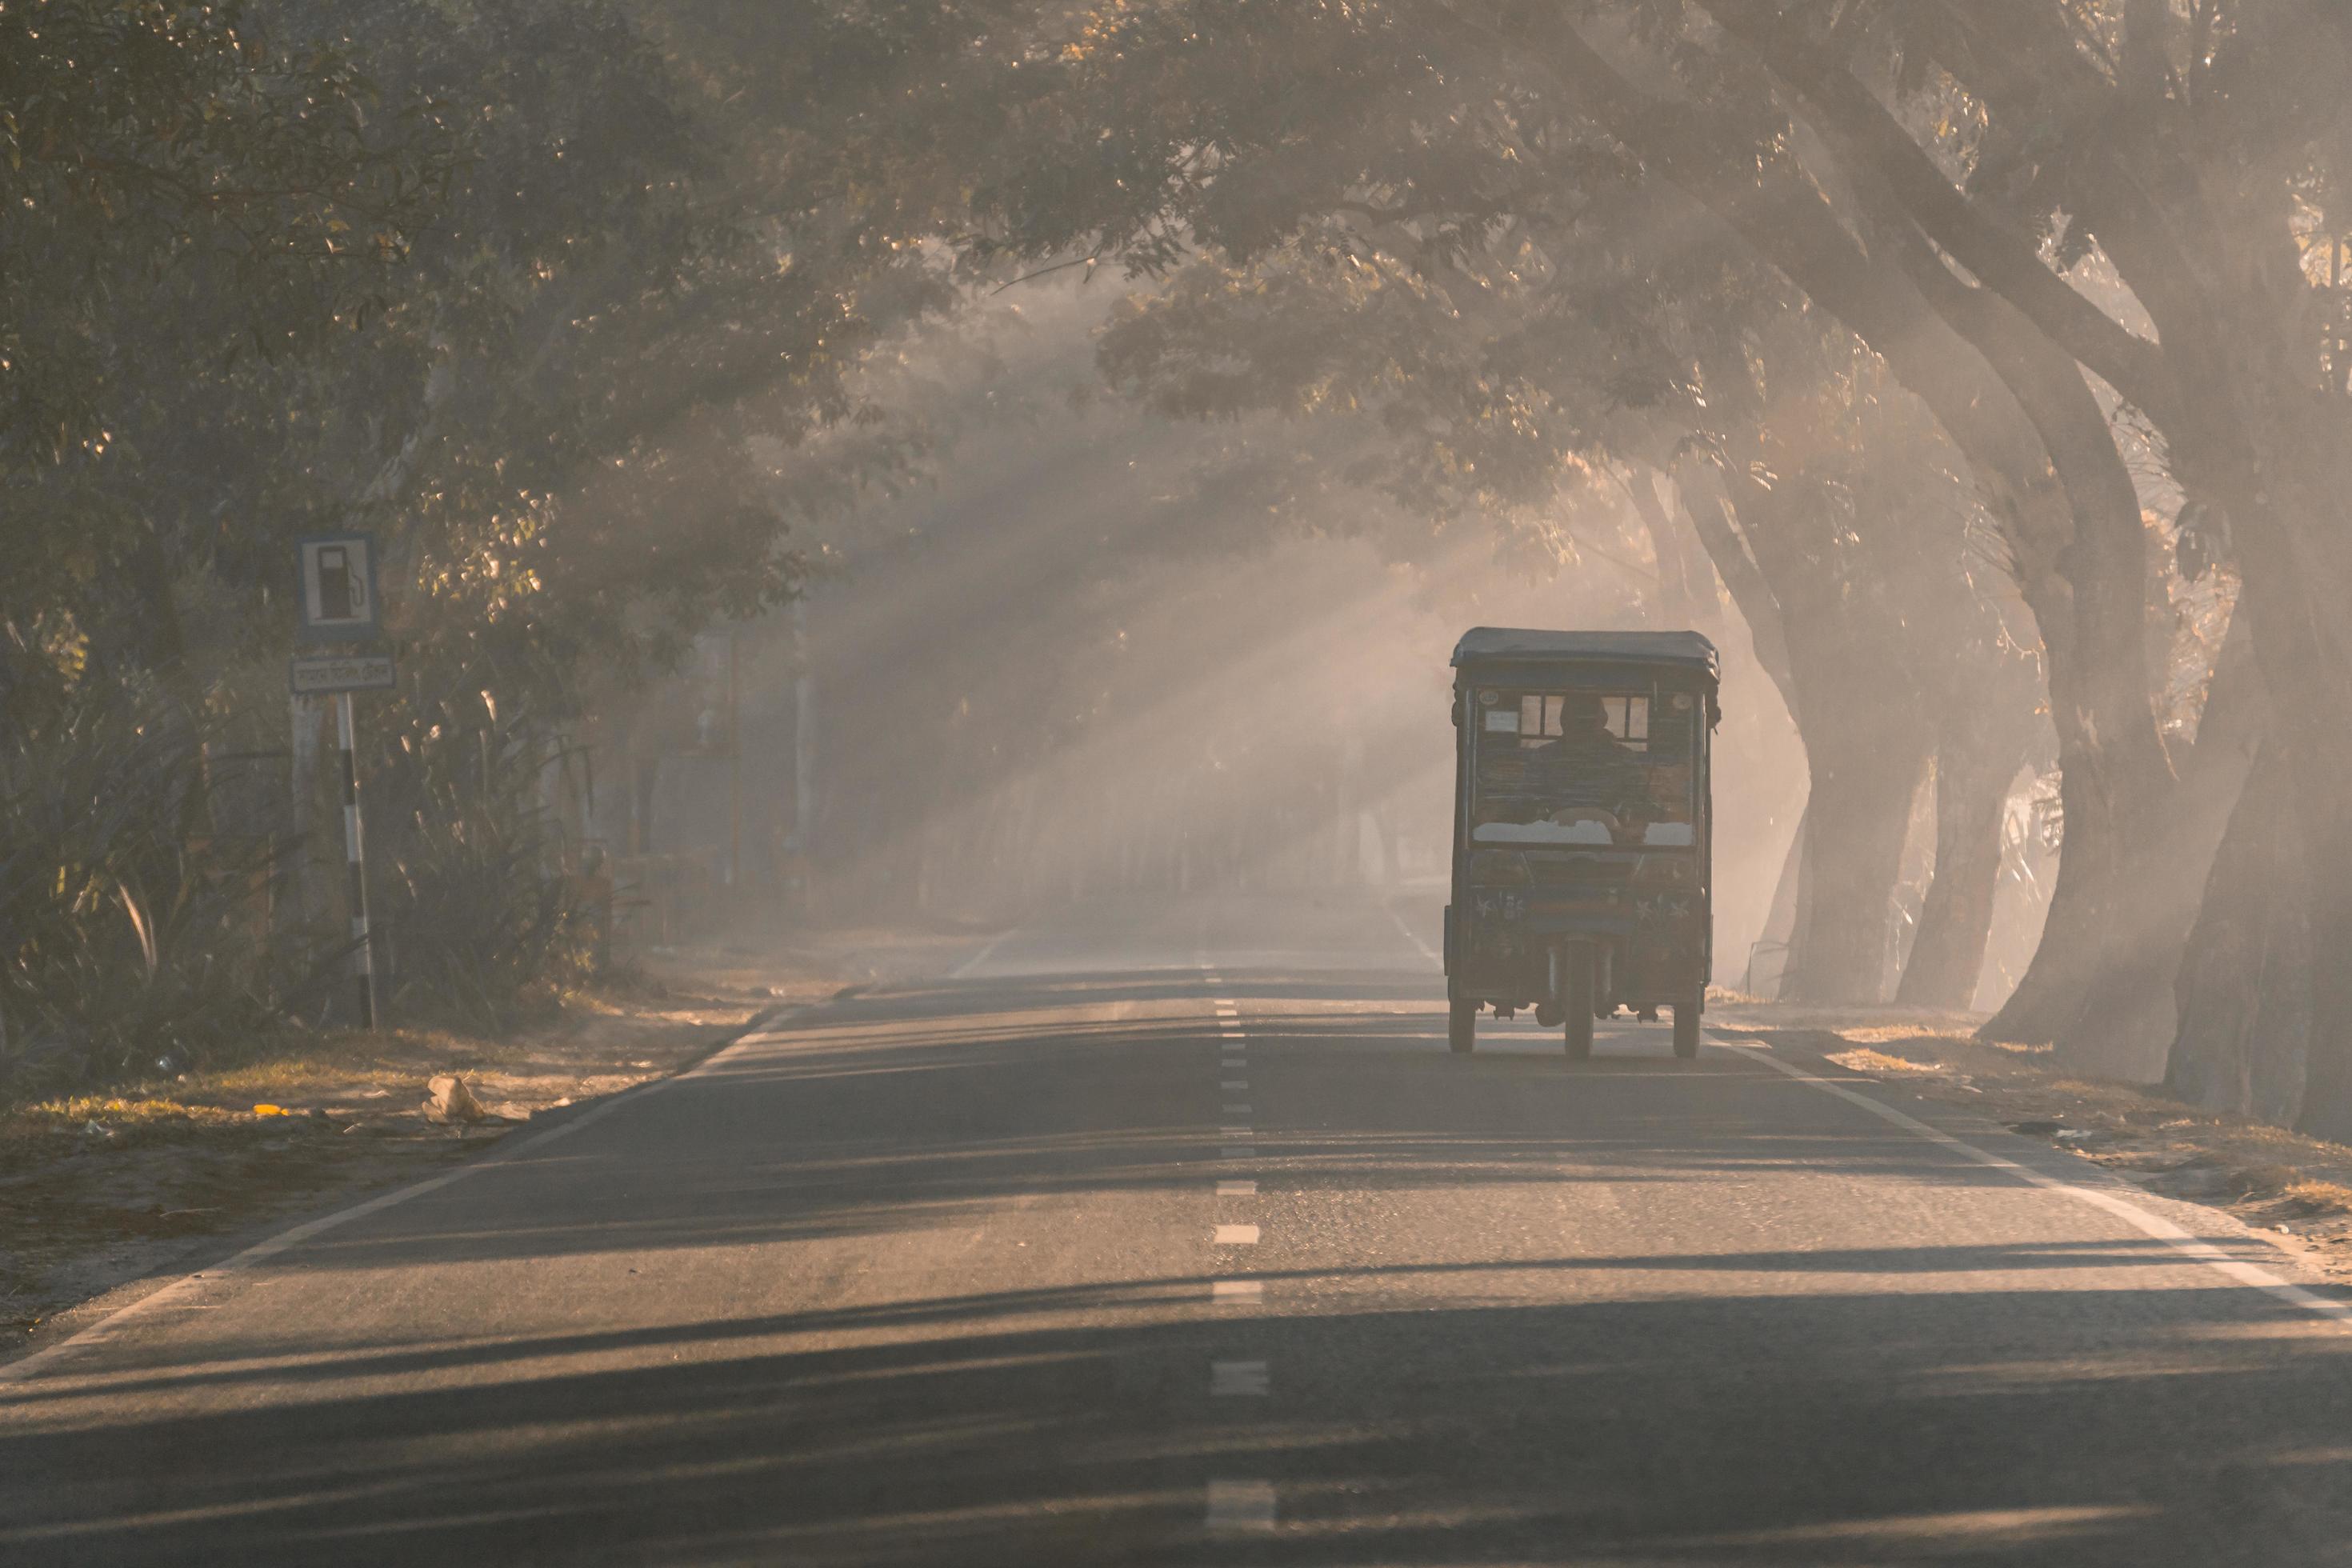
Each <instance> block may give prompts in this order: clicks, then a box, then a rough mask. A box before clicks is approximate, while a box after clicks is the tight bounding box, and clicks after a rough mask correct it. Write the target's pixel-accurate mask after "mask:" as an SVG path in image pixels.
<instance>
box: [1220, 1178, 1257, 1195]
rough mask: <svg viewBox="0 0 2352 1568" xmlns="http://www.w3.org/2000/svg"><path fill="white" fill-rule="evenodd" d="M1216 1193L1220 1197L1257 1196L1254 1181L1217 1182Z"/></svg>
mask: <svg viewBox="0 0 2352 1568" xmlns="http://www.w3.org/2000/svg"><path fill="white" fill-rule="evenodd" d="M1217 1195H1218V1196H1219V1197H1221V1198H1254V1197H1255V1196H1257V1184H1256V1183H1255V1182H1242V1181H1221V1182H1219V1183H1218V1184H1217Z"/></svg>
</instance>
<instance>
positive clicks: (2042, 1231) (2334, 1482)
mask: <svg viewBox="0 0 2352 1568" xmlns="http://www.w3.org/2000/svg"><path fill="white" fill-rule="evenodd" d="M1433 913H1434V911H1433V910H1413V911H1412V912H1411V917H1410V918H1409V919H1407V920H1405V921H1399V920H1397V919H1396V918H1394V917H1393V916H1391V913H1390V912H1389V910H1387V909H1386V908H1385V907H1384V906H1381V905H1379V904H1377V903H1371V902H1359V903H1350V904H1342V903H1337V902H1333V903H1328V904H1316V903H1313V902H1308V901H1294V902H1290V903H1286V904H1277V903H1274V902H1266V901H1261V902H1255V903H1247V904H1244V903H1238V902H1224V903H1218V904H1210V903H1206V902H1195V903H1190V904H1186V905H1183V906H1181V907H1178V908H1172V909H1161V910H1156V911H1152V912H1150V913H1148V914H1147V913H1143V912H1139V911H1137V910H1105V909H1091V910H1081V911H1074V912H1073V913H1072V914H1071V915H1070V916H1069V917H1067V918H1066V919H1065V920H1062V921H1057V922H1053V923H1049V924H1047V925H1045V926H1042V927H1040V928H1038V929H1035V930H1032V931H1021V932H1017V933H1015V934H1013V936H1011V937H1009V938H1008V939H1006V940H1005V941H1003V942H1000V943H998V944H996V945H995V946H994V947H993V949H992V950H990V951H987V952H974V953H973V954H972V956H971V962H970V963H968V965H967V969H968V973H966V974H964V975H962V976H961V977H959V978H956V979H953V980H948V981H942V982H940V983H938V984H932V985H928V986H906V987H900V988H898V989H893V990H889V991H887V992H880V993H876V994H866V995H861V996H858V997H856V998H855V999H853V1000H851V1001H849V1002H847V1003H845V1004H842V1005H836V1006H835V1007H833V1008H830V1009H828V1010H824V1011H822V1012H819V1013H816V1014H813V1015H810V1016H805V1017H803V1018H799V1019H796V1020H791V1021H787V1022H785V1023H783V1024H782V1025H780V1026H777V1027H775V1028H774V1029H773V1030H772V1031H771V1032H768V1033H765V1034H762V1035H760V1036H757V1037H753V1038H751V1039H750V1040H747V1041H746V1042H745V1043H743V1044H741V1045H740V1046H739V1047H736V1048H734V1049H732V1050H730V1051H729V1052H728V1053H726V1054H725V1055H723V1056H722V1057H720V1058H717V1059H715V1060H714V1061H713V1062H712V1063H710V1064H709V1065H708V1066H707V1067H706V1068H703V1069H702V1070H700V1071H699V1072H698V1073H696V1074H694V1075H692V1076H690V1077H688V1078H686V1079H679V1080H674V1081H673V1082H671V1083H670V1084H668V1085H667V1086H665V1087H663V1088H661V1089H658V1090H656V1091H655V1092H650V1093H644V1092H641V1093H639V1094H636V1095H633V1096H629V1097H626V1098H625V1099H624V1100H620V1101H618V1102H615V1103H614V1106H613V1107H612V1109H611V1110H609V1111H607V1112H606V1113H604V1114H603V1115H601V1116H599V1117H597V1118H595V1119H594V1120H593V1121H580V1122H575V1123H573V1124H572V1130H571V1131H562V1132H561V1135H560V1136H556V1137H554V1138H552V1139H551V1140H547V1139H546V1138H545V1135H537V1134H535V1135H534V1136H535V1137H539V1138H541V1140H542V1141H541V1142H535V1143H530V1144H525V1145H520V1146H517V1147H512V1148H509V1149H506V1150H503V1151H501V1152H500V1153H499V1156H498V1158H497V1160H496V1161H495V1162H494V1163H488V1164H486V1165H483V1166H480V1167H478V1168H475V1169H473V1170H472V1171H471V1172H470V1173H467V1174H466V1175H464V1176H463V1177H462V1179H459V1180H456V1181H452V1182H449V1183H448V1184H446V1185H441V1186H437V1187H435V1188H433V1189H432V1190H430V1191H426V1192H424V1193H421V1194H416V1195H414V1196H411V1197H408V1198H407V1199H405V1200H404V1201H401V1202H398V1203H396V1204H393V1205H387V1206H384V1207H382V1208H380V1209H377V1210H375V1211H373V1212H370V1213H367V1214H364V1215H359V1216H358V1217H355V1218H351V1219H347V1220H344V1221H342V1222H341V1223H340V1224H336V1225H334V1226H331V1227H328V1228H324V1229H321V1230H320V1231H318V1232H317V1233H315V1234H313V1235H310V1236H309V1237H307V1238H304V1239H299V1240H298V1241H296V1242H295V1243H294V1244H293V1245H290V1246H287V1247H284V1248H283V1249H282V1250H279V1251H278V1252H276V1253H275V1254H274V1255H272V1256H270V1257H268V1258H262V1259H259V1260H257V1261H254V1262H252V1263H250V1264H249V1265H248V1266H247V1267H245V1268H240V1269H235V1270H232V1271H230V1272H227V1273H225V1274H217V1275H215V1276H214V1277H211V1278H207V1279H201V1280H197V1281H194V1282H193V1283H192V1284H190V1285H187V1286H184V1287H182V1288H180V1289H178V1290H177V1291H176V1293H174V1294H173V1295H171V1296H169V1297H166V1298H164V1299H163V1302H162V1304H161V1305H159V1306H157V1307H155V1308H153V1309H152V1310H147V1311H145V1312H142V1313H139V1314H136V1315H134V1316H132V1317H131V1318H129V1319H126V1320H124V1321H121V1322H119V1323H118V1324H117V1325H116V1326H115V1328H114V1329H113V1331H111V1332H110V1334H108V1335H107V1336H106V1337H104V1338H102V1339H100V1340H99V1341H96V1342H85V1343H83V1344H81V1345H79V1346H77V1347H76V1348H75V1349H74V1351H73V1352H70V1353H68V1354H64V1355H61V1356H58V1357H56V1358H54V1359H51V1360H48V1361H46V1362H43V1363H38V1364H37V1365H35V1366H33V1367H32V1368H31V1370H30V1371H29V1372H22V1371H20V1372H19V1373H17V1374H16V1375H15V1376H14V1377H13V1378H8V1379H6V1380H5V1381H0V1562H5V1563H10V1564H26V1563H49V1562H60V1563H125V1562H142V1563H143V1562H203V1563H239V1564H243V1563H276V1562H289V1563H336V1564H343V1563H371V1562H430V1563H952V1564H970V1563H1018V1564H1044V1563H1610V1564H1637V1563H1661V1564H1664V1563H1671V1564H1691V1563H1895V1562H1913V1561H1918V1562H1934V1563H1994V1562H1998V1563H2068V1564H2080V1563H2135V1564H2138V1563H2198V1564H2206V1563H2250V1564H2256V1563H2258V1564H2265V1565H2267V1564H2278V1563H2344V1562H2347V1561H2352V1485H2347V1482H2352V1474H2347V1470H2352V1361H2347V1350H2352V1331H2347V1329H2346V1328H2345V1327H2344V1326H2343V1325H2342V1324H2340V1323H2337V1322H2332V1321H2328V1320H2326V1318H2324V1317H2322V1316H2320V1315H2317V1314H2315V1313H2314V1312H2313V1311H2311V1310H2308V1309H2307V1306H2298V1305H2296V1304H2295V1303H2294V1302H2293V1301H2291V1300H2283V1299H2282V1298H2281V1297H2280V1296H2279V1295H2278V1294H2277V1293H2276V1292H2274V1291H2265V1290H2263V1289H2253V1288H2249V1287H2248V1286H2246V1285H2245V1284H2243V1283H2242V1282H2241V1280H2240V1279H2237V1278H2234V1277H2232V1276H2231V1274H2230V1273H2228V1272H2226V1271H2225V1269H2224V1268H2220V1267H2216V1266H2214V1265H2213V1264H2212V1263H2211V1262H2210V1261H2199V1260H2198V1259H2197V1258H2194V1257H2191V1256H2189V1255H2187V1254H2186V1253H2184V1251H2183V1250H2182V1248H2181V1247H2180V1246H2179V1245H2178V1244H2177V1238H2176V1241H2175V1242H2168V1241H2167V1240H2165V1239H2163V1238H2161V1237H2158V1236H2153V1235H2151V1234H2150V1233H2149V1231H2150V1227H2149V1226H2148V1225H2147V1223H2144V1221H2145V1220H2154V1221H2155V1222H2156V1225H2157V1227H2158V1228H2161V1226H2162V1225H2163V1223H2164V1222H2165V1221H2166V1220H2168V1219H2169V1220H2170V1221H2172V1222H2174V1223H2178V1224H2179V1225H2181V1226H2184V1227H2186V1228H2187V1229H2189V1230H2190V1231H2192V1232H2194V1233H2196V1234H2197V1235H2200V1236H2204V1237H2211V1238H2213V1240H2214V1242H2215V1244H2216V1245H2217V1246H2218V1247H2221V1249H2222V1250H2223V1252H2226V1253H2227V1254H2229V1255H2230V1256H2232V1257H2240V1258H2262V1257H2263V1253H2264V1249H2262V1248H2260V1247H2259V1246H2258V1245H2255V1244H2252V1243H2251V1242H2250V1241H2249V1239H2248V1238H2247V1237H2244V1236H2243V1235H2242V1233H2237V1232H2234V1231H2233V1230H2231V1227H2229V1226H2227V1224H2226V1223H2225V1222H2223V1221H2221V1220H2220V1219H2219V1218H2218V1217H2217V1216H2214V1215H2210V1214H2208V1213H2206V1212H2204V1211H2200V1210H2194V1209H2189V1208H2184V1207H2180V1206H2178V1205H2166V1204H2163V1203H2160V1202H2158V1201H2157V1200H2153V1199H2135V1200H2134V1202H2135V1203H2136V1204H2137V1205H2138V1207H2137V1209H2135V1210H2134V1211H2132V1213H2131V1214H2126V1213H2123V1212H2117V1211H2115V1210H2111V1209H2108V1208H2102V1207H2100V1206H2097V1205H2095V1204H2094V1203H2091V1202H2086V1201H2084V1198H2083V1197H2081V1196H2080V1195H2079V1194H2070V1193H2067V1192H2063V1191H2057V1190H2053V1188H2051V1187H2050V1186H2047V1185H2038V1184H2035V1183H2034V1181H2033V1180H2032V1179H2031V1176H2032V1173H2034V1172H2042V1171H2050V1172H2054V1173H2055V1175H2056V1177H2057V1178H2058V1179H2060V1180H2063V1181H2066V1182H2078V1181H2081V1180H2083V1179H2084V1175H2083V1173H2082V1171H2081V1170H2079V1169H2074V1168H2068V1167H2067V1166H2066V1163H2065V1162H2063V1157H2061V1156H2057V1155H2053V1153H2052V1152H2050V1151H2048V1150H2046V1149H2041V1148H2038V1147H2029V1146H2027V1145H2025V1144H2024V1143H2022V1142H2018V1141H2015V1140H2011V1139H2008V1138H2007V1137H2006V1136H2005V1135H2003V1134H2000V1133H1999V1132H1998V1131H1994V1132H1992V1133H1990V1135H1988V1134H1986V1133H1984V1132H1983V1131H1981V1130H1978V1129H1968V1130H1966V1131H1965V1136H1966V1137H1967V1138H1968V1139H1969V1141H1970V1142H1972V1143H1973V1144H1974V1145H1975V1147H1976V1148H1977V1149H1979V1150H1981V1151H1984V1152H1986V1153H1989V1154H1990V1155H1991V1156H1993V1157H1995V1158H2007V1159H2012V1160H2015V1161H2017V1162H2020V1163H2021V1165H2022V1166H2023V1167H2024V1168H2023V1169H2022V1170H2019V1169H2010V1168H2003V1167H2001V1166H1999V1165H1992V1164H1988V1163H1985V1162H1984V1160H1983V1159H1982V1158H1981V1157H1979V1155H1978V1154H1976V1153H1972V1152H1970V1151H1969V1149H1965V1148H1961V1147H1958V1146H1955V1145H1953V1144H1950V1143H1948V1142H1937V1141H1935V1140H1934V1139H1932V1138H1931V1137H1928V1136H1926V1135H1923V1132H1922V1131H1921V1130H1920V1129H1919V1128H1918V1127H1916V1126H1905V1125H1902V1124H1900V1123H1899V1122H1898V1121H1890V1120H1889V1119H1888V1118H1886V1117H1885V1116H1884V1115H1881V1114H1878V1113H1875V1112H1874V1111H1873V1110H1871V1109H1870V1107H1869V1105H1866V1104H1864V1103H1859V1102H1857V1101H1856V1100H1849V1099H1845V1098H1841V1097H1840V1096H1838V1095H1837V1094H1835V1093H1832V1092H1827V1091H1825V1090H1824V1089H1822V1086H1821V1085H1820V1083H1819V1082H1809V1081H1807V1080H1806V1079H1803V1078H1800V1077H1793V1076H1790V1074H1789V1073H1788V1072H1787V1071H1784V1070H1780V1069H1779V1068H1775V1067H1774V1066H1773V1065H1772V1064H1771V1063H1770V1062H1769V1061H1766V1060H1764V1059H1762V1058H1761V1057H1760V1055H1759V1053H1758V1052H1756V1051H1754V1050H1752V1049H1743V1048H1736V1047H1731V1046H1728V1045H1725V1044H1719V1043H1711V1044H1710V1045H1709V1047H1708V1048H1707V1049H1706V1050H1705V1051H1703V1052H1702V1054H1701V1057H1700V1059H1699V1060H1698V1061H1696V1063H1690V1064H1681V1063H1676V1062H1675V1060H1673V1058H1672V1057H1671V1055H1670V1054H1669V1051H1668V1048H1667V1043H1666V1039H1665V1037H1664V1030H1663V1029H1661V1028H1658V1027H1654V1026H1651V1027H1635V1026H1623V1027H1620V1028H1617V1029H1614V1030H1604V1032H1603V1035H1602V1037H1601V1044H1600V1047H1599V1051H1598V1053H1597V1055H1596V1058H1595V1059H1594V1060H1592V1061H1591V1062H1590V1063H1587V1064H1582V1065H1572V1064H1570V1063H1569V1062H1567V1061H1566V1060H1565V1059H1564V1057H1563V1055H1562V1053H1561V1052H1560V1051H1559V1049H1558V1047H1557V1044H1556V1041H1555V1038H1554V1037H1551V1036H1549V1035H1547V1034H1543V1033H1539V1032H1538V1031H1537V1030H1536V1029H1535V1028H1534V1027H1533V1026H1526V1025H1522V1026H1503V1027H1498V1028H1496V1029H1495V1030H1493V1031H1492V1033H1491V1035H1490V1037H1489V1038H1488V1039H1487V1040H1486V1041H1485V1042H1484V1043H1482V1048H1481V1050H1480V1052H1479V1053H1478V1054H1477V1055H1475V1057H1472V1058H1454V1057H1452V1056H1450V1055H1449V1054H1448V1053H1447V1052H1446V1050H1445V1048H1444V1040H1443V1035H1444V1027H1443V1019H1442V1016H1441V1015H1440V1012H1439V1010H1438V1009H1437V1007H1436V1006H1435V1005H1434V1004H1435V1003H1436V1001H1437V999H1438V997H1439V995H1440V988H1439V983H1438V981H1437V979H1436V977H1435V974H1434V970H1433V965H1432V964H1431V963H1429V962H1428V960H1427V958H1426V957H1425V955H1424V953H1423V946H1424V945H1425V944H1426V943H1428V942H1430V941H1431V939H1432V938H1433V935H1434V931H1433V930H1432V929H1431V928H1432V926H1433ZM1786 1065H1787V1066H1789V1067H1792V1068H1797V1069H1798V1070H1800V1071H1803V1072H1812V1073H1816V1074H1821V1075H1826V1076H1834V1074H1833V1072H1832V1069H1829V1068H1825V1067H1822V1065H1821V1064H1819V1063H1808V1062H1805V1061H1802V1060H1792V1061H1790V1062H1788V1063H1787V1064H1786ZM1849 1092H1852V1091H1849ZM1879 1092H1880V1091H1877V1090H1871V1091H1868V1093H1869V1094H1870V1095H1872V1096H1875V1095H1877V1094H1878V1093H1879ZM1871 1103H1872V1104H1876V1103H1881V1101H1880V1100H1876V1099H1873V1100H1871ZM1904 1109H1906V1110H1909V1111H1910V1112H1912V1113H1913V1114H1915V1115H1917V1116H1919V1117H1922V1118H1925V1119H1927V1121H1937V1117H1936V1115H1935V1113H1933V1112H1930V1111H1928V1110H1925V1109H1923V1108H1921V1107H1920V1106H1918V1105H1917V1104H1916V1103H1912V1102H1907V1101H1906V1102H1905V1105H1904ZM1952 1125H1955V1126H1957V1125H1958V1124H1952ZM2053 1162H2057V1163H2053ZM2076 1164H2079V1163H2076ZM2047 1179H2048V1178H2046V1177H2045V1180H2047ZM2133 1214H2137V1215H2140V1216H2141V1217H2140V1218H2134V1217H2133V1216H2132V1215H2133ZM2217 1256H2218V1255H2217ZM2264 1261H2265V1266H2266V1267H2270V1268H2274V1269H2279V1270H2281V1271H2284V1268H2286V1267H2287V1266H2286V1265H2284V1263H2283V1261H2282V1260H2280V1259H2278V1258H2276V1257H2275V1256H2271V1257H2268V1258H2266V1259H2264Z"/></svg>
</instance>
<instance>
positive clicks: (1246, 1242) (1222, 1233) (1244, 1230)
mask: <svg viewBox="0 0 2352 1568" xmlns="http://www.w3.org/2000/svg"><path fill="white" fill-rule="evenodd" d="M1211 1239H1212V1240H1213V1241H1214V1242H1215V1243H1216V1245H1218V1246H1219V1247H1255V1246H1256V1245H1257V1226H1254V1225H1221V1226H1218V1227H1217V1234H1216V1235H1215V1236H1214V1237H1212V1238H1211Z"/></svg>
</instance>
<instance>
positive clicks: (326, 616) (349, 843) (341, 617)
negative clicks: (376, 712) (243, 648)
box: [288, 533, 393, 1029]
mask: <svg viewBox="0 0 2352 1568" xmlns="http://www.w3.org/2000/svg"><path fill="white" fill-rule="evenodd" d="M295 560H296V564H297V571H296V587H295V595H296V608H297V611H298V612H299V622H300V626H301V638H302V641H303V642H304V643H307V644H310V645H311V646H310V647H307V648H298V649H297V651H296V653H295V655H294V658H293V662H292V664H291V666H290V667H289V670H288V680H289V684H290V685H291V686H292V688H293V690H294V695H295V696H297V697H306V696H320V697H323V696H327V695H329V694H332V695H333V697H334V699H335V741H336V750H337V752H339V753H340V754H341V758H342V764H343V874H344V876H345V877H346V878H347V879H349V887H348V891H349V900H350V909H351V919H352V950H351V973H352V999H353V1001H354V1002H355V1003H356V1004H357V1005H358V1009H359V1022H360V1027H362V1028H363V1029H373V1028H374V1027H375V1026H376V1010H375V953H374V951H373V942H371V941H370V939H369V935H368V905H367V835H366V833H365V831H364V829H363V827H362V823H361V820H360V763H359V745H358V742H357V739H356V737H355V736H354V735H353V733H352V692H353V691H354V690H387V689H390V688H391V686H392V683H393V672H392V656H391V654H390V653H388V652H386V651H383V648H382V647H381V646H380V645H378V644H377V643H376V641H375V639H376V636H377V623H376V608H377V606H376V596H375V541H374V540H373V538H371V537H370V536H368V535H367V534H364V533H333V534H321V535H320V536H319V537H317V538H313V539H303V540H297V541H296V542H295ZM321 643H324V644H328V645H334V644H343V645H356V646H346V647H342V648H341V649H340V650H338V649H335V648H334V647H326V648H321V647H318V646H317V645H319V644H321Z"/></svg>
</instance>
